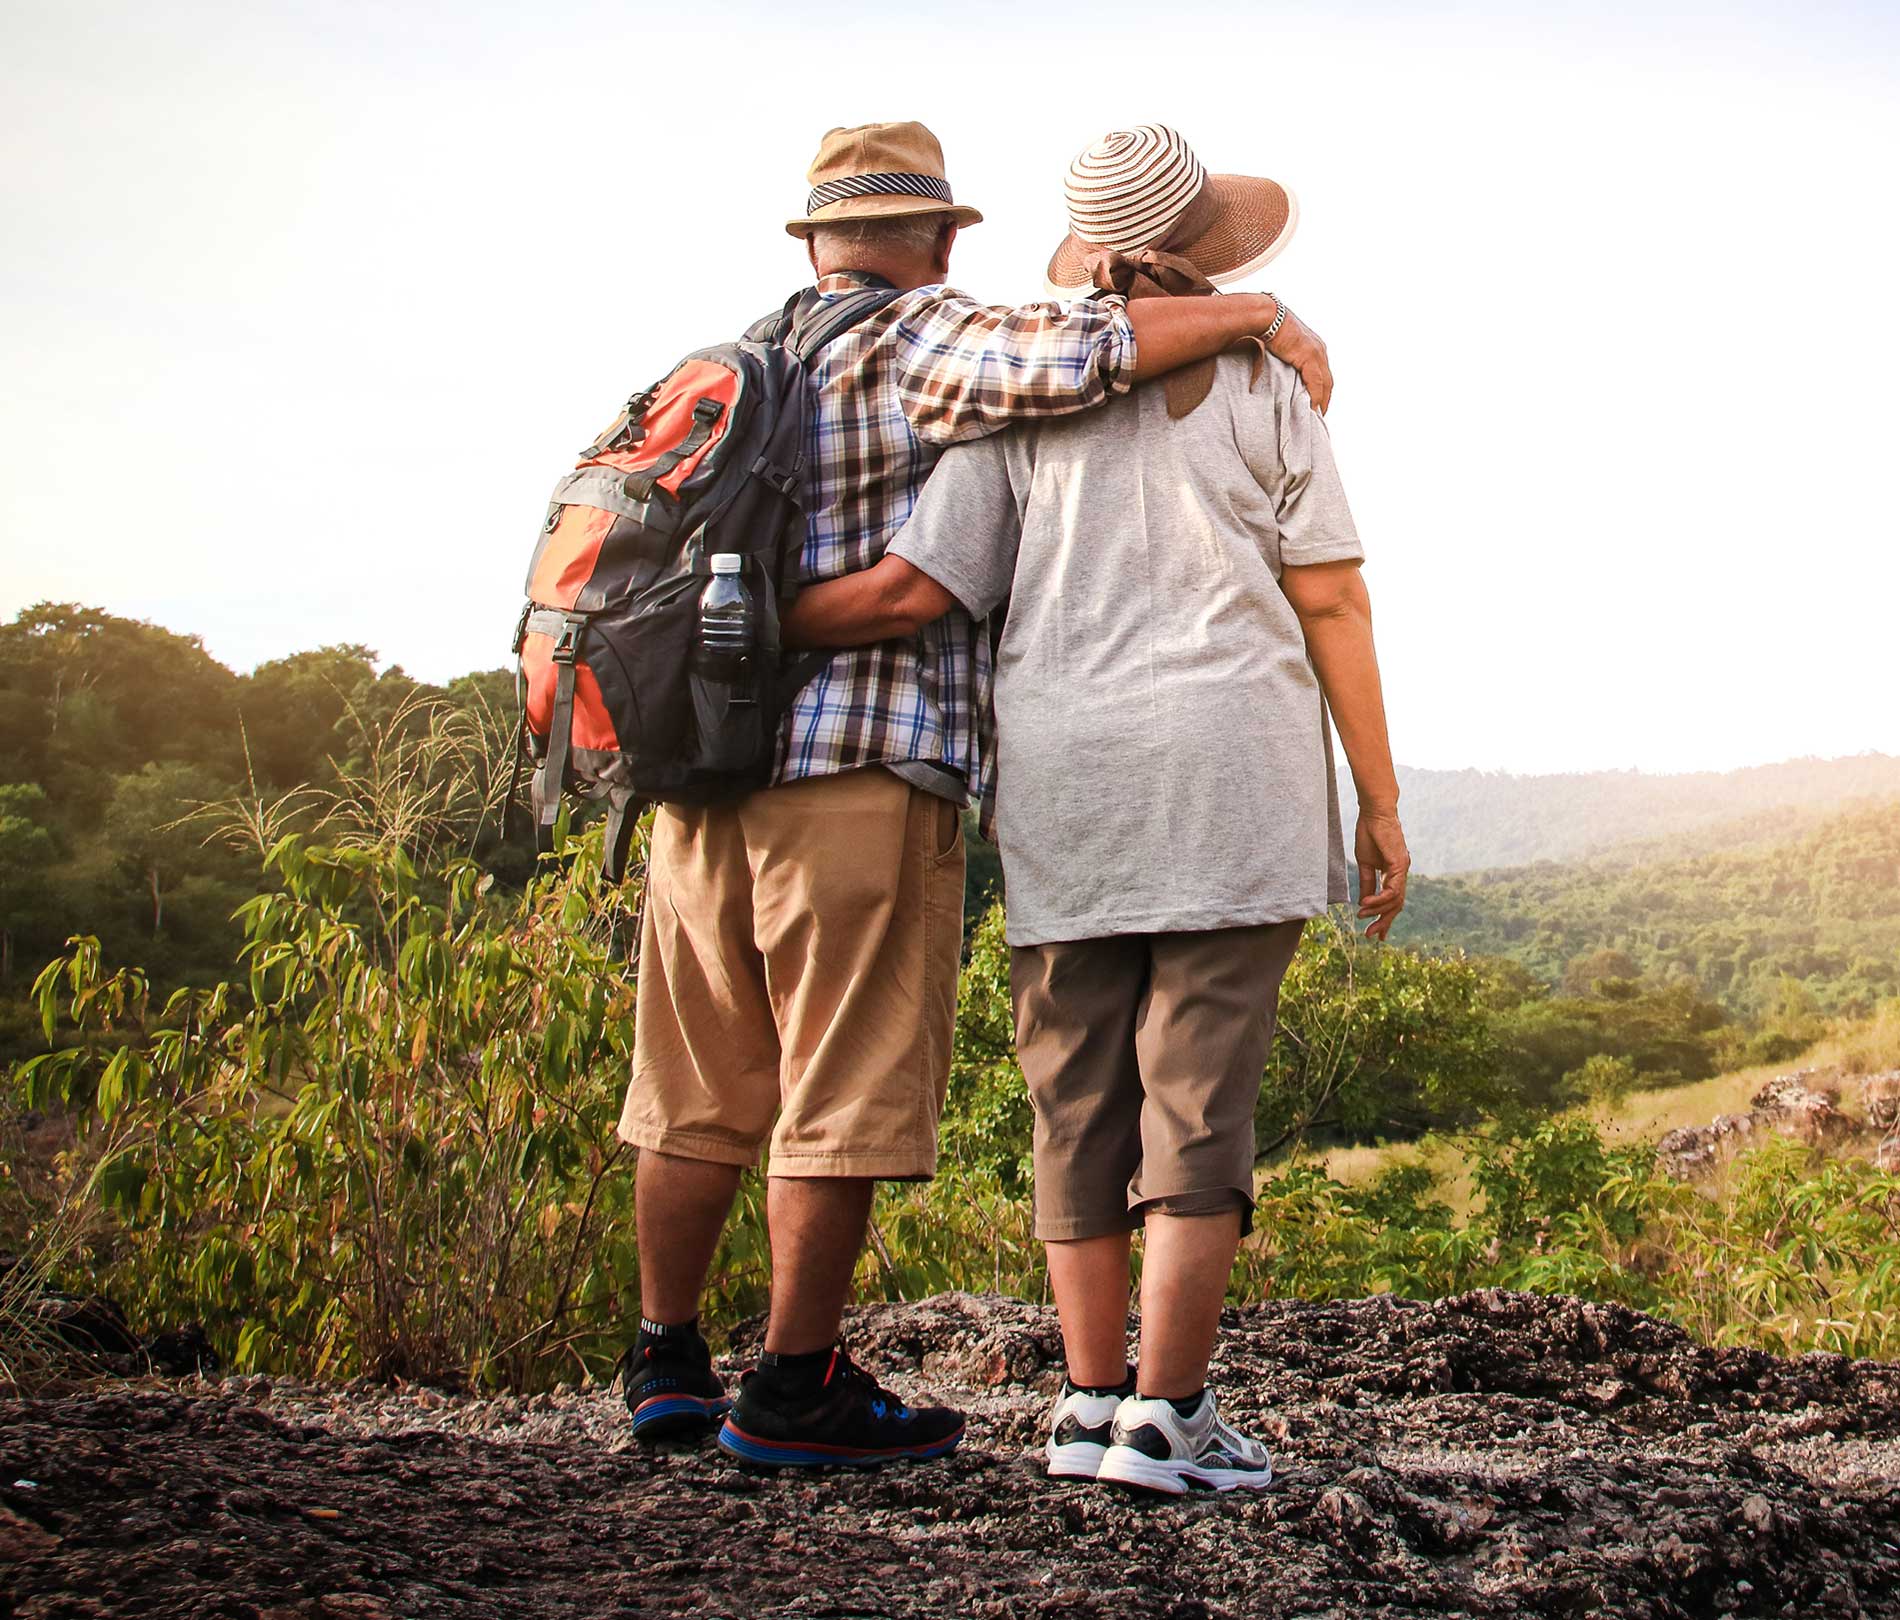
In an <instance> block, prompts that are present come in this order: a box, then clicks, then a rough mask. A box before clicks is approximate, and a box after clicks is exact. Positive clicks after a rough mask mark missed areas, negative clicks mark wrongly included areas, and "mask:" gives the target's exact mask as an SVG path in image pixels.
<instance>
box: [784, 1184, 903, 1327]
mask: <svg viewBox="0 0 1900 1620" xmlns="http://www.w3.org/2000/svg"><path fill="white" fill-rule="evenodd" d="M875 1187H876V1183H875V1182H873V1181H870V1180H867V1179H865V1178H863V1177H858V1176H772V1177H770V1178H769V1179H768V1180H767V1182H766V1219H767V1220H768V1222H769V1223H770V1225H771V1229H772V1314H771V1317H770V1318H769V1320H768V1321H767V1324H766V1329H765V1348H766V1349H767V1350H768V1351H771V1352H772V1353H774V1354H776V1355H784V1356H801V1355H810V1354H811V1353H812V1352H814V1351H817V1350H828V1349H830V1348H831V1346H832V1345H834V1344H836V1343H837V1342H838V1328H839V1325H840V1323H841V1322H842V1321H843V1319H844V1307H845V1302H846V1300H848V1299H849V1298H850V1297H851V1277H852V1274H853V1273H854V1272H855V1271H856V1270H857V1268H858V1253H859V1251H860V1250H861V1249H862V1248H863V1247H864V1229H865V1226H866V1224H867V1223H868V1222H869V1220H870V1218H871V1194H872V1192H873V1190H874V1189H875Z"/></svg>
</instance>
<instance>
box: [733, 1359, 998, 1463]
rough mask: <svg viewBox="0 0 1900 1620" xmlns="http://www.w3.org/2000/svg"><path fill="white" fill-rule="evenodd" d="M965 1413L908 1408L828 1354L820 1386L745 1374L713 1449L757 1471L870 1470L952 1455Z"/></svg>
mask: <svg viewBox="0 0 1900 1620" xmlns="http://www.w3.org/2000/svg"><path fill="white" fill-rule="evenodd" d="M962 1438H963V1414H962V1413H961V1412H953V1411H951V1410H950V1409H949V1408H948V1407H943V1406H921V1407H916V1406H909V1405H907V1404H905V1402H904V1400H903V1398H902V1397H901V1396H898V1395H893V1394H892V1393H891V1392H890V1391H889V1390H888V1389H885V1388H884V1387H883V1386H882V1385H880V1384H879V1383H878V1381H877V1380H876V1379H875V1378H873V1377H872V1376H871V1375H870V1374H869V1373H868V1372H866V1371H865V1370H864V1369H863V1368H862V1367H860V1366H858V1365H857V1364H856V1363H855V1362H854V1361H852V1359H851V1358H850V1357H849V1356H848V1355H846V1354H845V1352H844V1347H843V1346H842V1345H840V1346H839V1347H838V1348H837V1349H835V1350H833V1351H832V1352H831V1361H830V1363H829V1365H828V1366H827V1367H826V1369H825V1374H824V1378H823V1380H822V1382H820V1383H818V1384H817V1385H815V1386H814V1387H812V1388H811V1389H809V1390H806V1391H797V1390H793V1391H790V1392H788V1391H787V1390H786V1389H785V1388H784V1386H783V1385H782V1384H781V1383H779V1382H778V1381H775V1380H774V1379H773V1378H772V1376H771V1375H770V1374H769V1373H765V1372H749V1373H747V1374H746V1375H745V1380H744V1382H743V1383H741V1384H740V1386H739V1399H738V1400H737V1401H736V1402H735V1403H734V1404H733V1408H732V1414H731V1416H729V1417H728V1418H727V1419H726V1422H725V1427H723V1428H722V1429H721V1430H720V1431H719V1446H720V1449H721V1450H723V1451H727V1452H730V1453H731V1454H732V1455H733V1456H734V1457H737V1458H738V1459H739V1460H740V1461H741V1462H744V1463H750V1464H753V1465H754V1466H756V1467H762V1468H872V1467H876V1466H877V1465H878V1464H879V1463H887V1462H895V1461H897V1460H898V1459H899V1458H902V1457H910V1458H914V1459H917V1460H919V1461H921V1460H923V1459H925V1458H929V1457H942V1456H945V1455H947V1454H948V1453H950V1452H952V1451H955V1450H956V1448H957V1442H958V1441H959V1440H961V1439H962Z"/></svg>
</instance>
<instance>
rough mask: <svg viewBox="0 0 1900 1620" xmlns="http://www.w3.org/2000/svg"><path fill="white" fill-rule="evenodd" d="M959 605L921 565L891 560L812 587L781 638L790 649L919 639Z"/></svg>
mask: <svg viewBox="0 0 1900 1620" xmlns="http://www.w3.org/2000/svg"><path fill="white" fill-rule="evenodd" d="M956 601H957V599H956V598H955V597H954V596H952V595H951V594H950V593H949V592H948V591H947V590H945V589H944V588H943V587H942V586H941V585H939V584H938V583H937V582H936V581H935V580H934V579H932V578H931V577H930V576H929V575H928V574H926V573H925V572H924V571H923V570H922V569H921V568H919V567H917V565H916V564H915V563H909V562H906V561H905V560H904V559H903V558H902V557H891V556H887V557H885V558H883V559H882V560H881V561H879V562H876V563H873V564H872V565H871V566H870V567H869V568H866V569H863V570H861V571H860V572H858V573H855V574H845V575H843V576H842V577H841V578H838V579H828V580H826V581H825V582H824V583H823V584H822V585H807V586H806V587H805V588H804V589H803V590H802V591H800V592H799V593H798V597H797V599H796V600H795V601H794V602H793V603H792V607H791V611H790V612H789V613H787V614H786V615H785V619H784V622H783V623H782V624H781V625H780V626H779V636H780V639H781V640H782V641H783V642H784V643H785V645H786V646H788V647H862V646H864V645H865V644H866V643H868V642H873V641H889V640H890V639H891V638H892V637H894V636H914V635H916V633H917V632H918V631H919V630H921V629H922V628H923V627H924V626H925V625H927V624H929V623H930V622H931V621H932V620H935V619H940V618H942V617H943V615H944V614H946V613H948V612H949V611H950V609H951V608H953V607H955V606H956Z"/></svg>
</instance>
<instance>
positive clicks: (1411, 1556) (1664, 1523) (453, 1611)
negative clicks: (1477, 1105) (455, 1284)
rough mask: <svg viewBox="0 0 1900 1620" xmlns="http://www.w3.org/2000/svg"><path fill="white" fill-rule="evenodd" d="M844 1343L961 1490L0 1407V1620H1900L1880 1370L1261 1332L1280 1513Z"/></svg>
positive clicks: (1015, 1324) (1319, 1327)
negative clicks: (1071, 1442)
mask: <svg viewBox="0 0 1900 1620" xmlns="http://www.w3.org/2000/svg"><path fill="white" fill-rule="evenodd" d="M851 1333H852V1339H853V1343H854V1346H855V1348H856V1349H857V1351H858V1353H859V1355H860V1359H862V1360H864V1361H865V1362H866V1363H867V1364H868V1365H871V1366H873V1367H875V1368H877V1369H878V1370H879V1371H880V1372H882V1373H884V1374H885V1375H887V1376H888V1377H889V1378H890V1379H892V1380H893V1381H895V1382H898V1383H899V1384H901V1385H902V1387H904V1388H905V1389H906V1390H907V1391H911V1390H921V1389H923V1388H925V1387H928V1388H930V1389H932V1390H934V1391H936V1392H938V1393H940V1394H942V1395H944V1396H947V1397H949V1398H951V1399H952V1400H955V1401H957V1402H959V1403H960V1404H963V1405H964V1406H965V1407H967V1409H968V1410H969V1411H970V1412H971V1425H970V1434H969V1439H968V1440H967V1442H966V1443H965V1446H964V1449H963V1450H962V1451H961V1452H960V1453H959V1454H958V1455H957V1456H955V1457H954V1458H952V1459H950V1460H949V1461H947V1462H943V1463H936V1464H930V1465H926V1466H923V1467H914V1468H912V1467H906V1468H896V1469H888V1470H885V1471H882V1472H878V1473H872V1474H864V1475H854V1476H848V1477H846V1476H830V1477H826V1478H823V1479H814V1478H811V1477H779V1478H771V1477H763V1476H759V1475H756V1474H748V1473H742V1472H740V1471H739V1470H738V1469H736V1468H734V1467H732V1466H730V1465H729V1464H728V1463H727V1462H725V1461H724V1460H723V1459H722V1457H721V1455H720V1454H719V1453H718V1452H716V1451H714V1450H712V1449H701V1450H696V1451H690V1452H676V1453H671V1454H658V1455H654V1454H648V1453H644V1452H642V1451H640V1450H637V1449H634V1448H632V1447H630V1446H629V1445H628V1443H627V1440H626V1434H625V1416H624V1410H623V1409H622V1408H621V1407H619V1405H618V1403H617V1401H616V1399H615V1397H614V1395H613V1392H612V1391H610V1390H591V1391H588V1390H582V1391H565V1392H558V1393H556V1394H553V1395H548V1396H539V1397H535V1398H532V1399H529V1400H525V1401H519V1400H465V1399H456V1398H451V1397H445V1396H442V1395H439V1394H437V1393H435V1392H432V1391H424V1390H410V1391H399V1392H391V1391H387V1390H361V1389H357V1390H338V1389H335V1388H319V1387H313V1386H309V1385H300V1384H293V1383H288V1382H282V1381H279V1382H276V1383H269V1382H266V1381H264V1380H259V1379H248V1380H247V1379H227V1380H225V1381H223V1382H221V1383H220V1382H211V1383H207V1382H201V1381H198V1380H190V1381H184V1382H179V1383H175V1384H150V1385H140V1386H120V1387H113V1388H110V1389H106V1390H101V1391H96V1392H93V1393H89V1394H86V1395H83V1396H66V1397H61V1398H56V1399H55V1398H48V1399H42V1400H36V1401H25V1402H12V1403H0V1620H28V1617H31V1620H55V1617H68V1616H74V1617H76V1616H98V1615H115V1616H117V1615H128V1616H129V1615H137V1616H141V1617H151V1620H159V1617H166V1616H180V1617H182V1616H191V1617H193V1620H201V1617H232V1620H236V1617H244V1620H319V1617H344V1616H348V1617H355V1620H381V1617H389V1620H396V1617H401V1620H411V1617H414V1620H421V1617H427V1616H437V1615H455V1616H486V1615H495V1616H517V1615H519V1616H536V1617H550V1620H552V1617H565V1616H574V1617H583V1616H584V1617H588V1620H595V1617H604V1616H611V1615H683V1614H695V1615H707V1616H733V1617H738V1616H744V1617H746V1620H763V1617H767V1616H782V1615H800V1616H820V1615H825V1616H896V1617H912V1616H919V1617H921V1616H931V1617H938V1616H963V1615H971V1616H998V1617H1004V1616H1007V1617H1017V1616H1032V1615H1033V1616H1046V1617H1052V1620H1053V1617H1062V1620H1087V1617H1094V1616H1103V1617H1107V1616H1115V1617H1118V1620H1123V1617H1156V1620H1159V1617H1170V1620H1214V1617H1219V1616H1233V1617H1240V1616H1262V1617H1268V1616H1272V1617H1289V1620H1290V1617H1293V1616H1302V1617H1311V1620H1319V1617H1322V1616H1325V1617H1339V1620H1345V1617H1348V1616H1350V1617H1353V1620H1367V1617H1373V1616H1389V1617H1397V1616H1427V1615H1430V1616H1452V1615H1483V1616H1507V1615H1508V1616H1521V1615H1614V1616H1705V1615H1706V1616H1717V1615H1737V1616H1742V1615H1799V1616H1837V1615H1838V1616H1852V1615H1900V1367H1897V1366H1889V1365H1880V1364H1872V1363H1864V1362H1851V1361H1847V1360H1844V1359H1842V1358H1839V1357H1832V1356H1807V1357H1803V1358H1801V1359H1799V1360H1796V1361H1781V1360H1777V1359H1775V1358H1773V1357H1770V1356H1766V1355H1761V1354H1757V1353H1754V1352H1741V1351H1724V1352H1716V1351H1710V1350H1706V1349H1703V1348H1700V1347H1699V1346H1696V1345H1695V1344H1693V1343H1691V1342H1690V1341H1689V1340H1688V1339H1686V1338H1684V1337H1683V1336H1682V1335H1681V1334H1679V1333H1678V1332H1676V1331H1675V1330H1674V1329H1672V1328H1668V1327H1665V1326H1663V1325H1661V1324H1659V1323H1657V1322H1654V1321H1652V1320H1650V1319H1649V1318H1647V1317H1643V1316H1639V1315H1636V1314H1634V1313H1631V1312H1628V1311H1624V1310H1620V1309H1616V1308H1614V1307H1606V1306H1598V1305H1586V1304H1582V1303H1579V1302H1578V1301H1575V1300H1567V1299H1542V1298H1536V1297H1533V1296H1529V1295H1523V1294H1504V1293H1496V1292H1486V1293H1478V1294H1471V1295H1467V1296H1465V1297H1463V1298H1460V1299H1455V1300H1449V1301H1444V1302H1440V1303H1438V1304H1430V1305H1425V1304H1405V1303H1399V1302H1394V1301H1391V1300H1368V1301H1362V1302H1355V1303H1352V1304H1341V1305H1307V1304H1298V1303H1275V1304H1268V1305H1262V1306H1259V1307H1256V1308H1252V1309H1249V1310H1245V1311H1241V1312H1235V1313H1231V1315H1230V1318H1229V1322H1228V1326H1227V1331H1226V1334H1225V1341H1224V1349H1223V1352H1222V1361H1221V1364H1220V1365H1219V1366H1218V1368H1217V1375H1218V1377H1219V1380H1220V1384H1221V1387H1222V1388H1223V1390H1224V1391H1226V1392H1227V1396H1228V1404H1229V1408H1230V1410H1231V1411H1232V1412H1233V1413H1234V1415H1236V1416H1237V1417H1239V1418H1240V1419H1241V1420H1242V1421H1243V1422H1245V1423H1248V1424H1251V1425H1253V1426H1255V1427H1256V1428H1257V1429H1259V1430H1261V1431H1262V1432H1264V1433H1266V1434H1268V1435H1270V1436H1271V1437H1272V1439H1273V1442H1274V1446H1275V1450H1276V1453H1277V1455H1278V1458H1279V1462H1280V1468H1281V1478H1280V1481H1279V1483H1278V1485H1277V1486H1276V1488H1274V1489H1273V1490H1271V1491H1269V1492H1266V1493H1263V1494H1260V1495H1257V1496H1241V1497H1234V1496H1229V1497H1211V1496H1210V1497H1195V1498H1191V1499H1187V1500H1183V1501H1178V1502H1156V1501H1152V1500H1147V1499H1138V1498H1134V1497H1131V1496H1127V1495H1123V1494H1120V1493H1118V1492H1114V1491H1110V1490H1106V1489H1100V1488H1095V1487H1090V1486H1084V1485H1064V1486H1060V1487H1058V1486H1054V1485H1051V1484H1050V1483H1049V1482H1048V1481H1047V1480H1045V1479H1044V1478H1043V1477H1042V1476H1041V1473H1040V1471H1039V1469H1038V1467H1037V1462H1036V1458H1035V1456H1034V1455H1033V1448H1034V1447H1035V1446H1036V1445H1037V1444H1038V1442H1039V1440H1040V1435H1039V1432H1038V1425H1039V1420H1040V1417H1041V1413H1042V1410H1043V1406H1044V1400H1045V1396H1046V1394H1047V1392H1048V1391H1049V1389H1050V1388H1051V1387H1052V1386H1053V1382H1054V1380H1055V1378H1056V1377H1057V1376H1058V1373H1059V1367H1060V1360H1059V1352H1058V1348H1057V1338H1056V1333H1055V1321H1054V1317H1053V1313H1051V1312H1049V1311H1047V1310H1042V1309H1037V1308H1034V1307H1030V1306H1026V1305H1022V1304H1019V1303H1016V1302H1014V1301H1008V1300H997V1299H988V1298H984V1299H978V1298H972V1297H969V1296H965V1295H956V1296H946V1297H943V1298H939V1299H934V1300H930V1301H928V1302H926V1303H924V1304H922V1305H917V1306H911V1307H901V1308H899V1307H883V1306H880V1307H875V1308H871V1309H867V1310H864V1311H862V1312H859V1313H858V1314H857V1315H856V1317H855V1320H854V1321H853V1324H852V1328H851ZM747 1348H748V1346H747V1345H746V1344H745V1343H743V1342H741V1344H740V1345H739V1346H738V1347H737V1351H738V1353H737V1355H736V1356H735V1358H734V1360H733V1363H732V1365H733V1366H734V1367H736V1366H737V1365H739V1364H741V1363H742V1362H743V1360H744V1359H745V1351H746V1349H747Z"/></svg>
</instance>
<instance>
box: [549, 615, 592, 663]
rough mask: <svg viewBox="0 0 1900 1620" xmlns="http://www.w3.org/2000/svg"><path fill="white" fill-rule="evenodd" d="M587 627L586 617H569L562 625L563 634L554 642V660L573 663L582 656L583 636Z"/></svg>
mask: <svg viewBox="0 0 1900 1620" xmlns="http://www.w3.org/2000/svg"><path fill="white" fill-rule="evenodd" d="M586 629H587V621H586V620H585V619H568V620H567V621H566V622H565V623H563V624H562V626H561V634H560V636H559V637H558V639H557V640H556V641H555V643H554V653H553V658H554V662H555V663H557V664H572V663H574V662H576V661H577V660H578V659H579V657H580V651H581V636H582V634H583V633H584V632H585V631H586Z"/></svg>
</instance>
